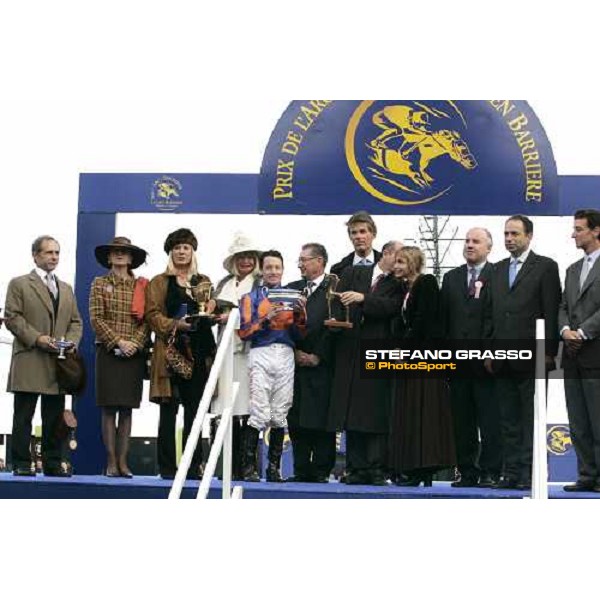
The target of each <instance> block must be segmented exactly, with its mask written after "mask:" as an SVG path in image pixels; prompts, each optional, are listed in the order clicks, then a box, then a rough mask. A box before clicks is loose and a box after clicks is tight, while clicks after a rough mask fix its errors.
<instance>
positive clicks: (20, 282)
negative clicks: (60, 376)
mask: <svg viewBox="0 0 600 600" xmlns="http://www.w3.org/2000/svg"><path fill="white" fill-rule="evenodd" d="M57 283H58V290H59V304H58V311H57V314H56V318H55V316H54V307H53V306H52V301H51V299H50V294H49V293H48V288H47V287H46V285H45V284H44V282H43V281H42V280H41V279H40V277H39V275H38V274H37V273H36V272H35V270H34V271H31V273H29V274H27V275H22V276H20V277H15V278H14V279H12V280H11V281H10V283H9V284H8V290H7V293H6V328H7V329H8V330H9V331H10V332H11V333H12V334H13V335H14V336H15V339H14V341H13V347H12V359H11V363H10V373H9V375H8V386H7V391H9V392H37V393H38V394H47V395H56V394H58V393H59V391H60V390H59V388H58V383H57V382H56V356H55V355H54V354H52V353H49V352H46V351H44V350H41V349H39V348H38V347H37V346H36V340H37V339H38V338H39V337H40V336H41V335H49V336H51V337H53V338H56V339H61V338H62V337H64V338H65V339H66V340H68V341H71V342H74V343H75V344H76V345H78V344H79V341H80V340H81V333H82V325H81V317H80V316H79V311H78V310H77V302H76V301H75V297H74V295H73V290H72V288H71V286H70V285H68V284H66V283H64V282H62V281H59V280H58V279H57Z"/></svg>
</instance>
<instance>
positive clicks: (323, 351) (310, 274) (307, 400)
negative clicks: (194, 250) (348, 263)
mask: <svg viewBox="0 0 600 600" xmlns="http://www.w3.org/2000/svg"><path fill="white" fill-rule="evenodd" d="M326 265H327V250H326V249H325V247H324V246H322V245H321V244H305V245H304V246H302V251H301V252H300V257H299V258H298V267H299V269H300V273H301V275H302V279H300V280H298V281H294V282H292V283H290V284H288V286H287V287H290V288H293V289H297V290H304V291H305V293H306V295H307V300H306V315H307V321H306V325H307V334H306V337H305V338H304V339H303V340H301V341H299V342H298V343H297V345H296V372H295V377H294V403H293V404H292V408H291V410H290V412H289V415H288V429H289V434H290V438H291V440H292V445H293V451H294V481H311V482H316V483H327V482H328V481H329V475H330V473H331V471H332V470H333V468H334V466H335V457H336V440H335V432H334V431H328V430H327V416H328V412H329V399H330V394H331V379H332V375H333V364H332V358H333V353H332V349H331V334H330V333H329V330H328V329H327V327H325V320H326V319H327V318H328V317H329V313H328V307H327V297H326V294H327V286H328V284H329V276H327V275H326V274H325V267H326Z"/></svg>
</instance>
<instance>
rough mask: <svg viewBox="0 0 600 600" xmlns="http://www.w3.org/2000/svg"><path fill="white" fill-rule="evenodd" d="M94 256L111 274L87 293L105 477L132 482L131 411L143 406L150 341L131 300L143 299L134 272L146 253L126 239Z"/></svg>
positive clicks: (141, 282) (142, 282)
mask: <svg viewBox="0 0 600 600" xmlns="http://www.w3.org/2000/svg"><path fill="white" fill-rule="evenodd" d="M95 254H96V259H97V260H98V262H99V263H100V264H101V265H102V266H104V267H106V268H108V269H110V271H109V272H108V273H107V274H106V275H104V276H102V277H96V279H94V281H93V282H92V289H91V292H90V321H91V324H92V327H93V329H94V331H95V332H96V404H97V405H98V406H100V407H101V410H102V438H103V440H104V445H105V447H106V475H107V477H119V476H121V477H132V473H131V470H130V469H129V467H128V466H127V451H128V449H129V438H130V435H131V411H132V409H133V408H139V406H140V403H141V400H142V389H143V380H144V372H145V354H144V352H143V350H144V348H145V346H146V343H147V341H148V338H149V328H148V325H147V324H146V323H145V322H144V312H143V307H136V306H135V304H134V296H135V297H136V299H138V298H143V297H144V287H145V283H146V280H145V279H143V278H139V279H136V277H135V276H134V274H133V269H136V268H137V267H139V266H140V265H141V264H142V263H143V262H144V261H145V260H146V251H145V250H142V249H141V248H138V247H137V246H134V245H132V244H131V242H130V240H129V239H127V238H125V237H116V238H114V239H113V241H112V242H111V243H110V244H106V245H103V246H98V247H97V248H96V251H95ZM136 288H137V291H136ZM117 415H118V425H117Z"/></svg>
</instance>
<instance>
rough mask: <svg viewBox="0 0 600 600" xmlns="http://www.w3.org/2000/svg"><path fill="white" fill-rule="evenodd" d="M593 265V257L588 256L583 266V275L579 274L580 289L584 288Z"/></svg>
mask: <svg viewBox="0 0 600 600" xmlns="http://www.w3.org/2000/svg"><path fill="white" fill-rule="evenodd" d="M591 266H592V257H591V256H588V257H587V258H586V259H585V260H584V261H583V265H582V267H581V275H580V276H579V289H580V290H582V289H583V285H584V284H585V280H586V279H587V276H588V274H589V272H590V268H591Z"/></svg>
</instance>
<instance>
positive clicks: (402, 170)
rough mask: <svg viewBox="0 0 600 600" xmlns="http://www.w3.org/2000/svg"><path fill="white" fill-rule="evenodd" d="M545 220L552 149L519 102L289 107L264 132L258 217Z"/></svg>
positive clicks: (552, 207)
mask: <svg viewBox="0 0 600 600" xmlns="http://www.w3.org/2000/svg"><path fill="white" fill-rule="evenodd" d="M360 209H364V210H367V211H369V212H371V213H375V214H454V215H458V214H462V215H468V214H474V215H483V214H494V215H509V214H513V213H526V214H528V215H550V214H557V212H558V177H557V172H556V165H555V163H554V156H553V154H552V148H551V146H550V143H549V141H548V138H547V137H546V134H545V132H544V130H543V128H542V126H541V124H540V122H539V120H538V118H537V117H536V115H535V113H534V112H533V110H532V109H531V107H530V106H529V105H528V104H527V102H524V101H520V100H298V101H294V102H292V103H291V104H290V105H289V107H288V108H287V110H286V111H285V113H284V114H283V116H282V117H281V119H280V120H279V122H278V123H277V126H276V127H275V130H274V131H273V134H272V135H271V139H270V141H269V144H268V146H267V149H266V152H265V155H264V158H263V164H262V168H261V173H260V179H259V211H260V212H264V213H276V214H286V213H296V214H350V213H353V212H355V211H356V210H360Z"/></svg>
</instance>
